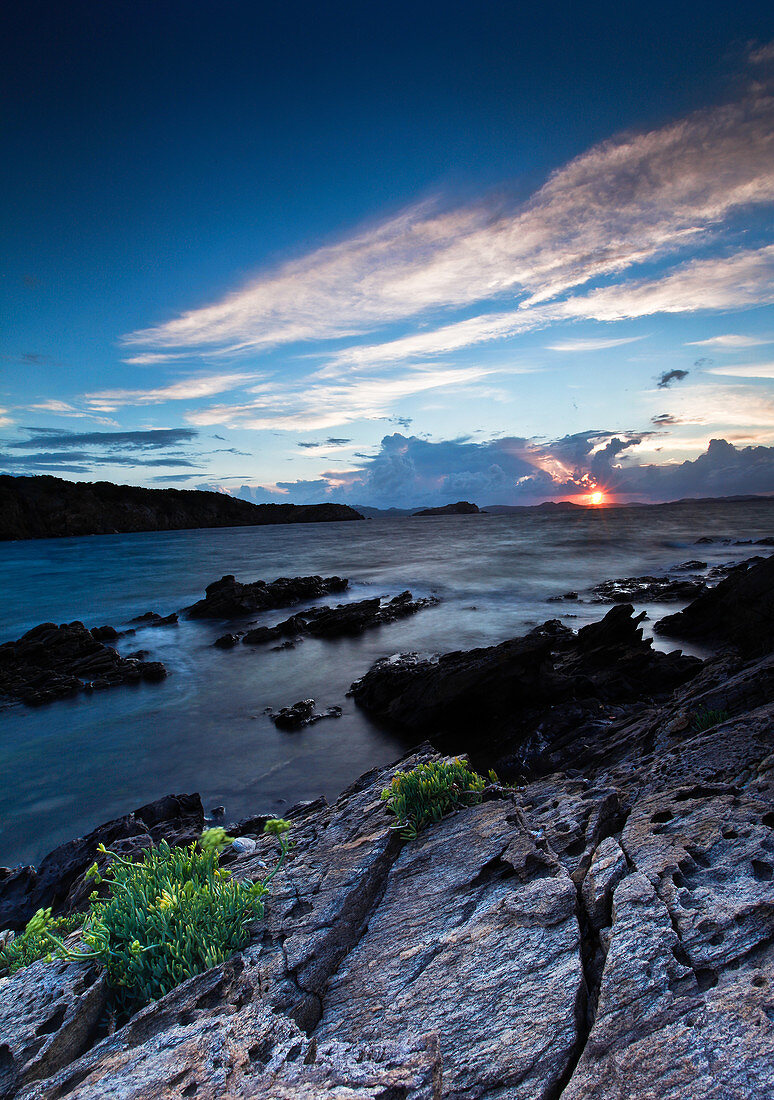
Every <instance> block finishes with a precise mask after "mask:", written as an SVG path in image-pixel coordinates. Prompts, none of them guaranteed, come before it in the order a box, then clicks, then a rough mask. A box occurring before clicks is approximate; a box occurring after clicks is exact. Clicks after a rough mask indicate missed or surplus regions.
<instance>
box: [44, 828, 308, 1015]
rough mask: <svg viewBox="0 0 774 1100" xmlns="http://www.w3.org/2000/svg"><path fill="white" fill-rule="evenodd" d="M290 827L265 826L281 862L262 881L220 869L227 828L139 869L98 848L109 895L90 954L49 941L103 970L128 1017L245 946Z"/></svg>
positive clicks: (87, 938) (164, 849) (97, 908)
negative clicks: (104, 862) (275, 842)
mask: <svg viewBox="0 0 774 1100" xmlns="http://www.w3.org/2000/svg"><path fill="white" fill-rule="evenodd" d="M290 827H291V825H290V822H288V821H283V820H281V819H273V820H271V821H268V822H267V823H266V825H265V827H264V832H266V833H270V834H274V835H275V836H276V837H277V838H278V840H279V842H280V855H279V860H278V862H277V863H276V865H275V866H274V868H273V870H272V871H270V873H269V874H268V875H267V876H266V878H265V879H264V880H263V881H262V882H261V881H259V882H241V883H236V882H233V881H232V879H231V873H230V871H228V870H227V869H225V868H222V867H220V866H219V856H220V851H221V850H222V848H224V847H225V846H226V845H227V844H229V843H231V837H228V836H226V833H225V831H224V830H223V829H208V830H206V831H205V832H204V833H203V835H202V836H201V838H200V839H199V841H198V842H197V843H196V844H191V845H190V846H189V847H187V848H170V846H169V845H168V844H167V843H166V841H163V840H162V841H161V843H160V844H159V845H158V847H155V848H148V849H146V850H145V851H144V852H143V854H142V857H141V859H140V860H139V861H138V862H137V863H131V862H129V861H128V860H125V859H123V858H122V857H121V856H119V855H117V854H116V853H115V852H111V851H109V850H108V849H106V848H105V847H104V846H103V845H100V847H99V851H101V852H102V853H103V854H105V855H107V856H109V857H110V863H109V865H108V868H107V870H105V871H104V873H103V874H100V871H99V868H98V867H97V864H96V863H95V864H93V866H92V867H91V868H90V869H89V871H88V872H87V877H88V878H91V879H93V880H94V882H95V883H96V884H99V883H102V882H104V883H105V884H106V885H107V886H108V888H109V896H108V897H107V898H105V899H100V898H98V897H97V895H96V894H92V898H91V907H90V910H89V913H88V915H87V917H86V920H85V921H84V925H83V932H82V939H83V943H84V944H85V946H86V948H87V950H85V951H80V950H72V949H68V948H67V947H65V945H64V944H63V943H62V942H61V940H60V939H59V938H58V937H56V936H55V935H53V934H52V933H51V932H49V931H46V930H45V928H44V935H47V937H48V939H49V940H50V941H51V942H52V943H54V944H55V945H56V946H57V948H58V949H59V953H60V954H61V955H63V956H64V957H66V958H70V959H95V960H97V961H98V962H101V963H102V965H103V966H104V967H105V971H106V974H107V980H108V983H109V985H110V986H111V988H112V990H113V1001H114V1006H113V1007H114V1008H115V1010H116V1012H117V1014H118V1015H119V1017H122V1018H126V1017H127V1016H129V1015H130V1014H131V1013H132V1012H135V1011H137V1009H139V1008H142V1007H143V1005H146V1004H149V1003H150V1002H151V1001H155V1000H158V998H159V997H163V996H164V994H165V993H168V992H169V991H170V990H171V989H174V988H175V986H176V985H179V984H180V982H182V981H185V979H186V978H190V977H192V976H193V975H194V974H200V973H201V972H202V971H204V970H208V969H209V968H210V967H212V966H217V965H218V963H221V962H223V961H224V960H225V959H227V958H228V957H229V955H231V954H233V953H234V952H235V951H238V950H239V949H240V948H242V947H244V946H245V945H246V944H247V942H248V940H249V938H250V933H249V925H250V924H251V923H252V922H253V921H255V920H258V919H260V918H261V917H262V916H263V898H264V895H265V894H266V893H267V892H268V884H269V882H270V881H271V879H272V878H274V876H275V875H276V873H277V871H278V870H279V869H280V867H281V866H282V863H283V862H284V860H285V856H286V855H287V853H288V850H289V847H290V845H289V843H288V839H287V832H288V830H289V829H290ZM33 919H34V918H33Z"/></svg>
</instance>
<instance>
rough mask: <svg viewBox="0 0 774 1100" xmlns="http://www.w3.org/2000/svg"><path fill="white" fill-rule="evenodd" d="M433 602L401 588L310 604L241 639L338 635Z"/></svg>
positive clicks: (434, 601)
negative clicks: (386, 595) (395, 592)
mask: <svg viewBox="0 0 774 1100" xmlns="http://www.w3.org/2000/svg"><path fill="white" fill-rule="evenodd" d="M437 603H438V600H437V599H436V597H435V596H426V597H424V598H422V599H416V600H415V599H414V598H413V596H412V595H411V593H410V592H401V593H400V595H399V596H393V598H392V599H391V600H384V601H382V599H380V597H378V596H375V597H374V598H373V599H369V600H358V601H357V602H355V603H344V604H340V605H339V606H338V607H311V608H309V609H308V610H306V611H299V613H298V614H297V615H292V616H291V617H290V618H289V619H285V620H284V621H283V622H281V623H277V624H276V626H258V627H255V628H254V629H253V630H248V631H247V633H246V634H245V635H244V637H243V638H242V642H243V643H244V644H245V645H261V644H263V643H265V642H271V641H275V640H276V639H277V638H283V637H288V638H292V639H296V638H298V637H300V636H301V635H303V634H310V635H312V636H313V637H315V638H341V637H344V636H346V635H353V634H360V633H362V631H364V630H367V629H370V628H372V627H376V626H383V625H384V624H385V623H393V622H396V621H397V620H398V619H405V618H407V617H408V616H409V615H416V613H417V612H418V611H422V610H423V609H424V608H426V607H433V606H434V605H435V604H437ZM216 644H217V643H216ZM286 647H287V646H283V648H286Z"/></svg>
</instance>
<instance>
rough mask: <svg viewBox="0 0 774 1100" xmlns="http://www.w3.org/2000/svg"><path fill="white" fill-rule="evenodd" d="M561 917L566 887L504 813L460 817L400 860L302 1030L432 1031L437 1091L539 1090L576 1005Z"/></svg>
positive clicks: (571, 956) (563, 1061) (561, 1060)
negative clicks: (438, 1067)
mask: <svg viewBox="0 0 774 1100" xmlns="http://www.w3.org/2000/svg"><path fill="white" fill-rule="evenodd" d="M575 908H576V891H575V887H574V885H573V883H572V882H571V880H570V878H569V877H568V875H567V874H566V872H565V871H564V869H563V868H562V866H561V864H560V863H559V862H558V861H557V859H556V857H555V856H554V855H553V853H551V852H550V850H549V849H548V846H547V845H546V844H545V843H544V842H542V843H541V842H537V843H536V841H535V838H534V837H533V836H532V835H531V833H530V831H529V830H528V829H527V828H526V826H525V823H524V820H523V818H522V816H521V814H520V813H519V811H518V809H517V808H516V807H515V806H513V805H510V804H509V803H508V802H489V803H484V804H482V805H479V806H475V807H471V808H468V809H466V810H463V811H460V812H459V813H457V814H455V815H454V816H453V817H451V818H448V819H446V820H444V821H442V822H440V823H439V824H437V825H435V826H434V827H433V828H432V829H429V830H428V831H427V832H426V833H425V834H422V835H420V837H419V839H418V840H417V841H414V842H412V843H410V844H408V845H407V846H406V848H405V849H404V850H403V852H402V853H401V855H400V857H399V859H398V860H397V861H396V863H395V864H394V866H393V867H392V870H391V871H390V874H389V876H388V880H387V886H386V889H385V892H384V896H383V897H382V899H381V901H380V903H379V907H378V909H377V910H376V912H375V913H374V915H373V916H372V918H371V920H370V922H369V926H368V931H367V932H366V933H365V935H364V936H363V938H362V939H361V940H360V942H359V944H358V945H357V947H355V948H354V950H353V951H352V952H351V953H350V954H349V955H348V956H347V958H346V959H345V960H344V963H343V964H342V966H341V968H340V970H339V971H338V973H337V974H336V975H335V977H334V978H333V979H332V980H331V983H330V986H329V988H328V991H327V993H326V995H325V1007H324V1012H323V1016H322V1019H321V1022H320V1024H319V1026H318V1029H317V1031H316V1033H315V1034H316V1036H317V1038H318V1040H319V1041H321V1042H325V1041H329V1040H335V1039H342V1038H344V1037H347V1036H352V1035H358V1036H359V1037H361V1038H362V1039H363V1040H367V1041H372V1040H374V1041H375V1040H377V1039H379V1040H384V1039H389V1040H393V1041H399V1042H407V1041H409V1042H410V1041H412V1039H413V1038H414V1037H415V1036H416V1035H417V1034H418V1033H420V1032H422V1031H424V1030H430V1031H434V1032H437V1033H438V1035H439V1037H440V1044H441V1054H442V1058H443V1091H444V1096H447V1097H463V1096H464V1097H466V1098H467V1100H473V1098H475V1097H478V1096H484V1095H486V1096H487V1097H489V1098H491V1100H494V1098H505V1097H509V1098H511V1097H512V1098H517V1097H523V1098H524V1100H526V1098H528V1097H529V1098H534V1097H537V1096H544V1095H548V1092H549V1090H550V1089H551V1088H554V1087H556V1085H557V1083H558V1082H559V1080H560V1078H561V1076H562V1074H563V1073H564V1072H565V1069H566V1067H567V1066H568V1064H569V1062H570V1059H571V1057H572V1054H573V1051H574V1049H575V1045H576V1043H577V1040H578V1022H577V1021H578V1016H579V1015H580V1014H582V1007H583V1002H584V999H585V983H584V978H583V972H582V968H581V964H580V957H579V938H580V935H579V929H578V923H577V919H576V915H575Z"/></svg>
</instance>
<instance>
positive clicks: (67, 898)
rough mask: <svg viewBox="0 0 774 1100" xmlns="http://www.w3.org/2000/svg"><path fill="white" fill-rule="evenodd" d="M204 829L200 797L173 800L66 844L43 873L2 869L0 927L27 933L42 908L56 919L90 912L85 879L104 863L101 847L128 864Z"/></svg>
mask: <svg viewBox="0 0 774 1100" xmlns="http://www.w3.org/2000/svg"><path fill="white" fill-rule="evenodd" d="M203 828H204V810H203V808H202V803H201V799H200V798H199V796H198V794H179V795H167V796H166V797H165V798H159V799H158V800H157V801H156V802H149V803H148V805H147V806H141V807H140V808H139V809H138V810H135V811H134V812H133V813H130V814H125V815H124V816H123V817H119V818H116V819H115V820H114V821H109V822H107V824H105V825H100V826H99V827H98V828H96V829H95V830H94V831H93V832H91V833H89V834H88V835H87V836H85V837H79V838H78V839H77V840H70V841H68V842H67V843H66V844H62V845H60V846H59V847H58V848H55V849H54V851H53V852H50V853H49V855H47V856H46V857H45V859H43V860H42V861H41V863H40V865H39V866H38V867H37V868H35V867H17V868H15V869H13V870H9V869H8V868H7V867H0V928H9V927H10V928H15V929H19V928H23V927H24V925H25V924H26V923H27V921H28V920H29V919H30V917H31V916H32V915H33V913H34V912H35V911H36V910H37V909H45V908H48V907H49V906H50V907H51V908H52V909H53V911H54V914H55V915H56V914H62V913H71V912H74V911H76V910H80V909H84V908H85V907H86V903H87V902H88V897H89V892H90V890H91V886H90V885H89V884H88V883H85V882H84V881H83V874H84V872H85V871H86V869H87V868H88V867H90V866H91V864H92V863H94V861H95V860H97V861H98V862H102V861H103V859H104V857H101V856H99V855H98V853H97V847H98V845H99V844H104V845H105V847H107V848H112V849H113V850H114V851H117V852H120V853H121V854H123V855H124V856H125V858H127V859H128V858H132V857H133V856H134V855H136V854H138V853H139V852H140V851H142V849H143V848H147V847H148V846H149V845H150V844H158V842H159V841H160V840H162V839H163V840H166V841H168V843H170V844H190V843H191V842H192V841H193V840H195V839H196V838H197V837H198V836H200V835H201V832H202V829H203Z"/></svg>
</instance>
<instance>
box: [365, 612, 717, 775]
mask: <svg viewBox="0 0 774 1100" xmlns="http://www.w3.org/2000/svg"><path fill="white" fill-rule="evenodd" d="M641 618H642V616H639V617H635V616H634V613H633V608H632V607H631V606H630V605H618V606H617V607H614V608H612V609H611V610H610V611H609V612H608V614H607V615H606V616H605V618H604V619H602V620H601V621H600V622H599V623H593V624H590V625H589V626H586V627H583V628H582V629H581V630H580V631H579V632H578V633H577V634H574V633H573V632H572V631H571V630H570V629H569V628H568V627H565V626H563V625H562V624H561V623H559V622H557V621H556V620H553V621H550V622H548V623H544V624H543V626H542V627H538V628H536V629H535V630H533V631H532V632H531V633H530V634H527V635H526V636H524V637H523V638H516V639H513V640H511V641H508V642H503V643H501V644H500V645H498V646H490V647H488V648H486V649H474V650H470V651H469V652H458V653H446V654H443V655H441V656H440V657H433V658H420V657H418V656H417V655H416V654H403V655H400V656H394V657H389V658H384V659H382V660H381V661H377V662H376V664H375V665H373V666H372V668H371V669H370V670H369V671H368V672H367V673H366V675H365V676H364V677H363V678H362V679H361V680H359V681H357V682H356V683H354V684H353V685H352V688H351V692H352V695H353V696H354V698H355V701H356V702H357V704H358V705H359V706H361V707H363V709H364V710H366V711H369V712H370V713H373V714H375V715H377V716H378V717H380V718H382V719H386V720H388V721H390V722H392V723H394V724H395V725H396V726H397V727H399V728H400V729H402V730H405V731H406V732H408V733H410V734H413V735H416V736H423V737H430V738H431V740H432V741H433V744H435V745H436V746H437V747H438V748H439V749H440V750H441V751H443V752H457V751H470V752H471V753H472V754H473V760H474V763H475V764H476V765H477V766H478V767H479V769H480V770H481V771H483V772H484V773H485V772H486V770H487V769H488V768H489V767H495V768H496V770H497V771H498V772H500V771H501V769H502V770H503V772H504V773H505V774H506V775H511V776H514V775H521V774H524V773H525V772H526V773H529V774H533V773H534V772H535V770H542V771H547V770H552V769H557V768H559V767H561V766H563V764H562V762H563V761H564V760H567V761H570V760H572V759H573V758H574V757H577V755H578V750H579V746H580V744H581V743H582V739H583V738H584V737H585V736H588V737H589V738H593V739H594V740H598V739H599V737H600V734H601V733H603V731H604V729H605V727H606V726H608V725H609V724H610V710H611V706H612V705H613V704H629V703H636V706H637V707H638V709H641V706H642V701H643V698H646V697H654V696H659V695H663V694H665V693H667V692H669V691H672V690H673V689H674V688H675V687H676V686H678V685H679V684H681V683H684V682H685V681H686V680H688V679H690V677H692V676H694V675H695V674H696V673H697V672H698V670H699V668H700V667H701V662H700V661H698V660H696V659H695V658H691V657H684V656H682V655H681V654H680V653H679V651H678V652H676V653H672V654H665V653H659V652H656V651H654V650H653V649H652V646H651V643H650V641H645V640H644V639H643V638H642V632H641V630H640V629H639V626H638V624H639V622H640V620H641ZM471 729H478V730H485V731H486V732H485V735H484V736H480V735H479V736H478V737H477V738H476V739H475V742H471V740H470V737H469V731H470V730H471Z"/></svg>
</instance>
